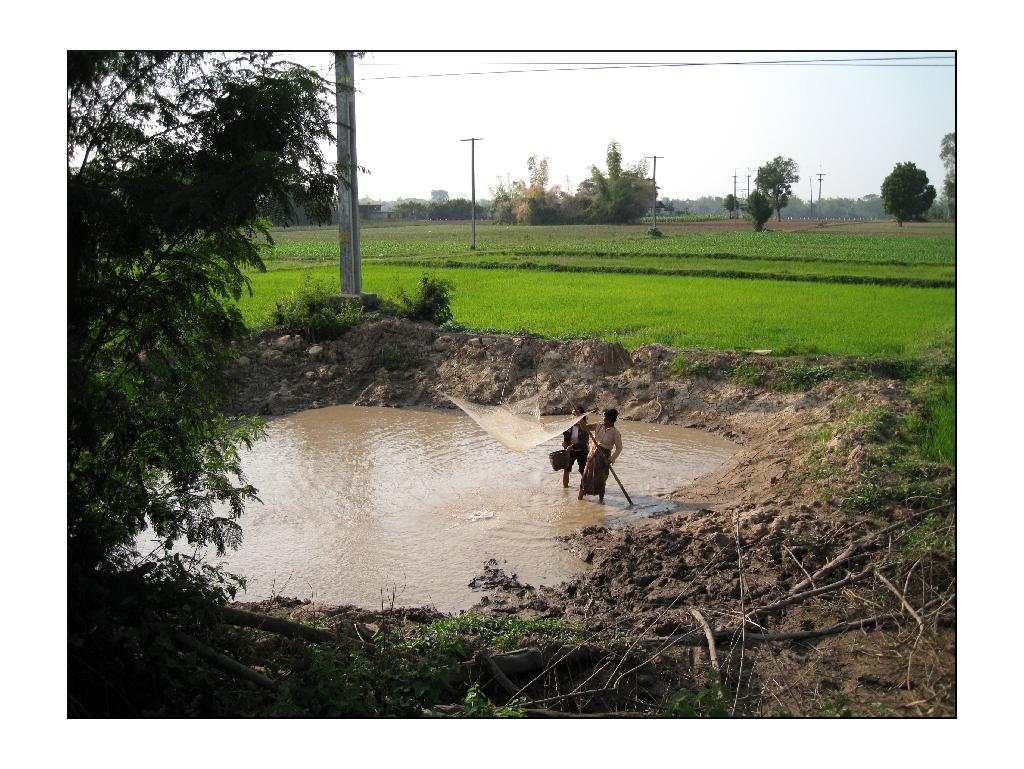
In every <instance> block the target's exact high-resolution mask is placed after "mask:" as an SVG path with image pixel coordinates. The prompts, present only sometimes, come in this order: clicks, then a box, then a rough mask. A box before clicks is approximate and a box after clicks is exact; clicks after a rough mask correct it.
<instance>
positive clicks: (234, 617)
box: [223, 607, 372, 646]
mask: <svg viewBox="0 0 1024 769" xmlns="http://www.w3.org/2000/svg"><path fill="white" fill-rule="evenodd" d="M223 616H224V622H226V623H227V624H229V625H234V626H235V627H248V628H253V629H255V630H263V631H265V632H267V633H274V634H276V635H283V636H286V637H288V638H299V639H301V640H303V641H309V642H310V643H338V642H339V641H342V640H344V641H350V642H352V643H356V644H359V645H361V646H371V645H372V644H369V643H368V642H366V641H364V640H363V639H362V638H360V637H359V636H358V635H355V633H356V631H355V630H353V635H347V634H343V633H341V632H340V631H339V632H338V633H332V632H330V631H327V630H321V629H320V628H315V627H310V626H309V625H303V624H301V623H299V622H292V621H291V620H287V619H281V618H280V617H268V616H266V615H263V614H255V613H253V612H248V611H242V610H241V609H232V608H229V607H227V608H224V609H223Z"/></svg>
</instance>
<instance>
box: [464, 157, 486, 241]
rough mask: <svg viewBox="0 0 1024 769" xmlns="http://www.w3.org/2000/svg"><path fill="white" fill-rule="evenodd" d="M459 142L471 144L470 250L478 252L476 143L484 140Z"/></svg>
mask: <svg viewBox="0 0 1024 769" xmlns="http://www.w3.org/2000/svg"><path fill="white" fill-rule="evenodd" d="M459 141H463V142H469V169H470V170H469V173H470V177H471V181H470V185H471V189H472V198H473V242H472V244H471V245H470V247H469V248H470V250H472V251H476V143H477V142H482V141H483V139H459Z"/></svg>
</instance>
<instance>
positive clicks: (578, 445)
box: [562, 409, 590, 489]
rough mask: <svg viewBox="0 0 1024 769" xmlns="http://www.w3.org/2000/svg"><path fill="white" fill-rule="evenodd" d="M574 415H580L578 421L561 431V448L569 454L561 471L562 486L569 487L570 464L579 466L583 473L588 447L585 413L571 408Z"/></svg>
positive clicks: (588, 438)
mask: <svg viewBox="0 0 1024 769" xmlns="http://www.w3.org/2000/svg"><path fill="white" fill-rule="evenodd" d="M572 415H573V416H574V417H581V419H580V421H579V422H577V423H576V424H574V425H573V426H572V427H570V428H569V429H568V430H566V431H565V432H564V433H562V448H563V449H565V452H566V453H567V454H568V455H569V465H568V466H567V467H566V468H565V469H564V470H563V471H562V488H563V489H567V488H569V473H571V472H572V466H573V465H576V466H577V467H578V468H579V471H580V474H581V475H582V474H583V468H584V467H586V464H587V452H588V450H589V449H590V433H588V432H587V430H586V424H587V417H586V414H580V412H579V409H573V410H572Z"/></svg>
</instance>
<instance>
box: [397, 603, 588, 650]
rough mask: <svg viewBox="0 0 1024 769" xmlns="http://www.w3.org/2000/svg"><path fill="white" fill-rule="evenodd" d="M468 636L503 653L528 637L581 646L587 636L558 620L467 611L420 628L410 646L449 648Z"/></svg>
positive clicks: (414, 632) (414, 634)
mask: <svg viewBox="0 0 1024 769" xmlns="http://www.w3.org/2000/svg"><path fill="white" fill-rule="evenodd" d="M464 636H472V637H475V638H477V639H478V640H479V641H480V642H481V643H482V644H484V645H485V646H488V647H492V648H496V649H499V650H500V651H512V650H513V649H515V648H516V647H517V646H518V645H519V641H520V640H521V639H522V638H524V637H527V636H534V637H539V638H540V639H541V640H545V641H560V642H562V643H580V642H581V641H582V640H583V638H584V633H583V628H582V627H579V626H577V625H567V624H566V623H564V622H563V621H562V620H560V619H557V618H550V619H533V620H524V619H519V618H518V617H504V616H491V615H488V614H475V613H473V612H467V613H465V614H460V615H458V616H457V617H448V618H446V619H442V620H438V621H437V622H431V623H430V624H429V625H423V626H421V627H418V628H416V629H415V630H414V631H413V635H412V636H411V638H410V643H412V644H413V645H414V646H416V647H432V646H439V647H447V646H449V645H451V644H456V643H460V642H461V641H460V639H461V638H462V637H464Z"/></svg>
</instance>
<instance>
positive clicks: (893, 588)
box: [875, 571, 924, 628]
mask: <svg viewBox="0 0 1024 769" xmlns="http://www.w3.org/2000/svg"><path fill="white" fill-rule="evenodd" d="M875 576H876V577H878V581H879V582H881V583H882V584H883V585H885V586H886V587H887V588H889V590H891V591H892V594H893V595H895V596H896V597H897V598H898V599H900V603H902V604H903V608H904V609H906V610H907V611H908V612H910V616H911V617H913V618H914V619H915V620H917V625H918V627H921V628H923V627H924V620H922V619H921V615H920V614H918V613H917V612H916V611H914V607H913V606H911V605H910V602H909V601H907V598H906V596H905V595H903V593H901V592H900V591H899V590H898V589H897V587H896V586H895V585H894V584H892V582H890V581H889V580H887V579H886V578H885V577H883V576H882V575H881V574H879V573H878V572H877V571H876V572H875Z"/></svg>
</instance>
